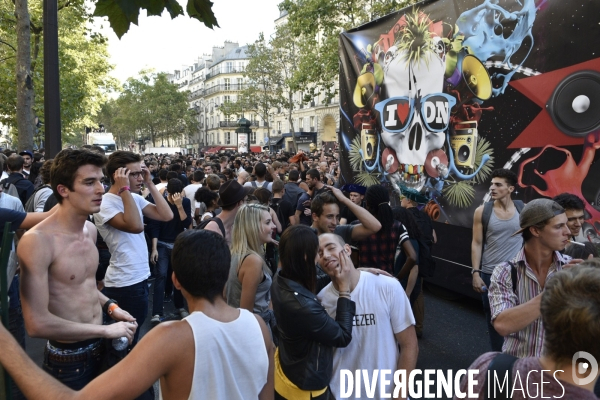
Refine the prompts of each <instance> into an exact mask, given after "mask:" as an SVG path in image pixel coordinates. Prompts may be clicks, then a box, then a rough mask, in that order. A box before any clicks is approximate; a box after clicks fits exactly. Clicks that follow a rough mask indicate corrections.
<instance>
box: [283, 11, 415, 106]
mask: <svg viewBox="0 0 600 400" xmlns="http://www.w3.org/2000/svg"><path fill="white" fill-rule="evenodd" d="M415 3H417V0H284V1H283V2H282V3H281V5H280V7H282V9H283V10H286V11H287V12H288V16H287V22H286V25H287V26H288V29H289V30H290V31H291V34H292V37H294V38H295V39H296V40H295V42H296V46H297V47H298V49H299V53H300V57H299V63H298V70H297V73H296V75H295V77H296V81H297V84H298V85H299V86H301V87H302V88H303V90H304V94H305V101H309V100H310V99H314V98H315V97H316V96H317V95H318V94H322V95H324V102H327V101H329V100H330V99H332V98H333V97H334V96H335V95H336V94H337V87H336V85H335V82H336V81H337V79H338V74H339V56H338V45H339V44H338V43H339V41H338V38H339V34H340V33H341V32H344V31H346V30H348V29H351V28H354V27H357V26H360V25H362V24H364V23H366V22H369V21H372V20H374V19H376V18H379V17H382V16H384V15H386V14H389V13H391V12H394V11H397V10H400V9H401V8H403V7H406V6H409V5H411V4H415Z"/></svg>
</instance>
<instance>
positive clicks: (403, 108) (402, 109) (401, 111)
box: [396, 102, 410, 125]
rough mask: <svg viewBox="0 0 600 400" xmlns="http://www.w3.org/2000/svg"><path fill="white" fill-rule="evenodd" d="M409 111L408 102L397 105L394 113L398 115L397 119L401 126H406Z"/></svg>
mask: <svg viewBox="0 0 600 400" xmlns="http://www.w3.org/2000/svg"><path fill="white" fill-rule="evenodd" d="M409 111H410V104H409V103H408V102H403V103H398V108H397V109H396V113H397V114H398V118H400V122H401V123H402V125H404V124H406V121H407V119H408V112H409Z"/></svg>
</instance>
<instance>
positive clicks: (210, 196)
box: [194, 187, 219, 208]
mask: <svg viewBox="0 0 600 400" xmlns="http://www.w3.org/2000/svg"><path fill="white" fill-rule="evenodd" d="M218 198H219V194H218V193H217V192H213V191H212V190H208V188H205V187H201V188H200V189H198V190H196V193H195V194H194V199H195V200H196V201H197V202H198V203H204V204H205V205H206V207H207V208H208V207H210V205H211V203H212V202H213V201H215V200H217V199H218Z"/></svg>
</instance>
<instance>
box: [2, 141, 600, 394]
mask: <svg viewBox="0 0 600 400" xmlns="http://www.w3.org/2000/svg"><path fill="white" fill-rule="evenodd" d="M38 155H39V156H40V157H39V158H38V157H37V156H38ZM5 158H6V159H5ZM26 158H28V160H26ZM36 159H37V161H36V162H39V163H40V164H41V165H39V169H38V171H37V172H34V168H33V167H32V161H33V160H36ZM0 164H1V168H2V169H3V170H4V169H6V172H7V177H6V178H4V180H3V181H0V187H1V188H2V189H0V191H3V192H4V193H1V194H0V215H1V217H2V218H1V221H0V222H1V224H0V225H1V228H0V229H3V227H4V222H6V221H9V222H12V229H13V230H24V229H27V232H26V233H25V234H23V235H22V237H21V238H20V240H19V242H18V245H17V249H16V251H17V255H18V259H19V274H18V275H17V276H16V277H15V279H14V280H13V282H12V285H11V291H10V309H9V311H10V326H9V328H10V333H8V332H7V331H6V330H5V329H4V328H1V327H0V349H2V351H0V363H1V364H2V365H3V366H4V367H5V368H6V369H7V371H8V372H9V373H10V374H11V376H12V378H13V379H14V381H15V382H16V384H17V385H18V388H17V386H15V387H14V388H13V394H14V397H15V398H23V396H24V397H26V398H32V399H45V398H49V399H50V398H52V399H54V398H86V399H87V398H106V399H117V398H123V399H125V398H139V399H153V398H154V396H155V393H154V389H153V386H152V385H153V383H154V382H156V381H159V382H160V386H159V387H160V389H159V390H160V395H161V396H162V398H165V399H175V398H196V399H204V398H210V399H238V398H239V399H242V398H244V399H246V398H248V399H256V398H260V399H272V398H276V399H333V398H340V396H341V393H340V390H341V389H340V371H342V370H350V371H356V370H363V371H370V372H371V373H372V372H373V371H376V370H390V371H396V370H403V371H406V376H408V375H410V372H411V371H412V370H413V369H415V368H416V362H417V357H418V352H419V349H418V339H417V338H418V337H420V336H421V335H423V331H424V327H423V319H424V315H423V314H424V306H423V291H422V284H423V283H422V280H423V278H424V277H427V276H429V275H428V273H429V272H430V271H428V269H429V268H430V265H429V259H430V253H431V249H432V248H433V246H435V245H436V242H437V237H436V233H435V230H434V227H433V223H432V221H431V219H430V218H429V216H428V215H427V214H426V213H425V212H424V211H423V210H422V206H423V205H424V203H425V202H426V201H427V199H426V198H424V196H422V195H421V194H420V193H419V192H417V191H416V190H412V189H408V188H403V189H402V192H401V194H400V198H399V199H398V200H400V206H393V204H395V202H393V201H392V199H391V198H390V196H391V195H394V196H395V195H396V193H394V192H390V190H389V188H388V187H386V186H384V185H372V186H370V187H368V188H366V187H362V186H360V185H356V184H343V183H344V182H340V180H339V176H340V174H339V162H338V159H337V154H328V153H325V151H324V150H321V151H320V152H319V151H316V152H313V153H304V152H299V153H297V154H285V153H279V154H277V155H271V154H262V155H247V154H243V155H242V154H236V153H229V154H221V155H211V156H209V155H206V156H200V155H197V156H195V155H182V154H175V155H165V154H163V155H155V154H151V155H144V156H142V155H139V154H135V153H133V152H128V151H117V152H114V153H112V154H110V155H109V156H108V157H106V156H105V155H104V154H103V151H102V150H101V149H99V148H94V147H90V148H84V149H81V150H73V149H66V150H63V151H62V152H60V153H59V154H58V155H57V156H56V157H55V158H54V159H53V160H47V161H44V159H43V154H42V153H36V154H35V155H34V154H32V153H31V152H27V151H26V152H21V153H20V154H6V155H5V157H3V156H2V155H0ZM26 165H28V168H29V170H28V174H25V172H24V171H25V166H26ZM34 165H35V163H34ZM34 173H37V176H35V177H33V175H34ZM17 175H19V176H17ZM26 175H27V176H26ZM515 187H516V176H514V173H512V172H511V171H508V170H496V171H494V172H493V173H492V180H491V195H492V199H493V201H492V202H489V203H486V204H485V205H484V206H481V207H479V208H478V209H477V210H476V212H475V216H474V227H473V243H472V273H473V274H472V275H473V288H474V290H476V291H477V292H479V293H481V295H482V300H483V304H484V309H485V310H486V318H487V321H488V324H489V333H490V343H491V349H492V350H493V351H494V352H495V353H486V354H484V355H483V356H481V357H480V358H479V359H478V360H476V361H475V363H474V366H477V368H478V369H480V370H485V369H486V368H492V369H493V368H495V367H494V363H495V362H496V363H499V361H496V360H499V358H498V357H497V354H499V353H498V352H503V353H501V354H505V355H509V356H513V357H514V359H511V360H509V361H511V362H512V363H511V364H510V366H509V367H508V368H514V370H515V371H518V370H526V369H531V368H533V367H540V370H541V369H545V370H551V371H559V370H562V371H563V373H562V374H559V375H558V376H559V380H560V383H561V384H562V385H564V387H565V388H566V389H565V393H568V396H567V397H564V398H573V399H584V398H595V397H594V395H593V393H592V391H593V388H594V383H595V380H594V381H593V382H592V383H587V384H586V385H578V383H577V381H575V380H573V379H571V378H569V376H570V375H569V376H567V375H568V374H565V373H564V370H566V366H565V363H566V361H568V362H569V363H570V362H571V358H570V357H571V356H572V354H571V355H569V356H568V360H567V355H568V352H569V351H572V350H576V351H585V352H588V353H589V354H591V355H593V356H594V357H597V358H598V359H600V349H598V348H597V345H596V341H595V340H594V339H595V338H596V337H597V336H598V335H599V334H600V329H599V328H600V326H598V324H600V318H599V317H600V301H599V298H598V293H600V290H599V289H600V273H598V272H597V268H598V266H599V263H598V262H597V261H596V260H588V261H586V262H583V259H584V258H588V257H591V258H594V257H597V256H598V254H597V251H596V248H595V247H594V246H593V245H592V244H591V243H589V244H587V243H585V244H584V243H583V242H584V241H585V240H583V239H582V238H581V236H580V230H581V224H582V222H583V218H584V207H583V202H582V201H581V199H579V198H577V196H574V195H571V194H563V195H560V196H558V197H557V198H555V199H537V200H532V201H530V202H529V203H527V204H526V205H525V204H523V203H521V202H518V201H513V200H512V199H511V194H512V192H513V191H514V189H515ZM565 248H566V249H565ZM586 251H587V252H586ZM577 264H582V265H577ZM575 265H577V266H575ZM584 277H585V278H584ZM150 282H153V284H150ZM586 285H587V286H586ZM584 286H585V287H584ZM19 288H20V290H19ZM149 288H151V289H152V294H151V293H150V289H149ZM572 291H577V293H576V295H577V296H576V295H575V294H574V293H572ZM571 294H572V295H573V296H572V298H573V299H575V300H572V301H571V300H569V301H565V302H564V303H562V302H561V299H564V298H571V296H570V295H571ZM150 298H151V299H152V305H150ZM171 300H172V301H173V303H174V306H175V309H176V310H177V313H178V316H179V318H180V319H181V320H179V318H178V319H176V320H172V318H167V316H166V315H165V311H164V303H165V301H171ZM556 304H561V305H562V304H564V305H563V306H562V307H559V308H561V310H556ZM574 315H576V316H577V317H573V316H574ZM149 316H150V322H151V324H152V326H153V328H152V329H151V330H150V331H149V332H148V333H147V334H146V335H144V337H143V340H140V339H141V338H140V329H139V328H140V326H141V325H143V324H144V322H145V321H146V319H147V318H148V317H149ZM565 324H566V325H568V326H573V327H575V328H577V330H574V329H575V328H574V329H565V327H564V326H565ZM25 332H26V333H27V334H29V336H31V337H39V338H44V339H48V342H47V345H46V349H45V354H44V363H43V366H42V368H43V370H45V371H46V372H47V373H48V374H49V375H48V374H45V373H43V372H42V370H41V369H40V368H38V367H37V366H35V365H34V364H33V362H32V361H31V360H30V359H29V358H28V357H27V356H26V354H25V353H24V351H23V349H22V347H24V338H25ZM11 334H12V335H11ZM581 335H588V336H589V337H586V338H583V337H581ZM15 339H16V342H15ZM566 342H571V344H570V345H569V346H563V345H562V344H563V343H566ZM120 344H122V345H123V346H121V345H120ZM517 357H518V358H519V359H518V360H517ZM515 360H517V361H516V362H515ZM496 367H497V366H496ZM542 367H543V368H542ZM568 372H569V373H570V372H571V370H570V369H569V370H568ZM595 373H596V374H597V371H596V372H595ZM482 376H483V375H482ZM541 379H542V380H543V377H542V378H541ZM557 382H558V381H557ZM534 383H535V382H534ZM463 384H466V383H465V382H463ZM390 385H391V386H390V387H391V389H390V390H389V392H392V391H393V388H394V386H393V382H391V383H390ZM484 389H485V387H484V386H483V385H480V387H479V389H478V390H479V392H478V396H480V398H484V397H483V396H484V391H485V390H484ZM554 389H556V388H554ZM360 393H361V391H357V394H356V398H361V397H360ZM365 393H366V392H365V391H364V390H363V391H362V394H363V395H366V394H365ZM384 393H385V390H377V391H376V396H380V395H381V396H383V394H384ZM376 398H379V397H376ZM513 398H518V396H517V397H513Z"/></svg>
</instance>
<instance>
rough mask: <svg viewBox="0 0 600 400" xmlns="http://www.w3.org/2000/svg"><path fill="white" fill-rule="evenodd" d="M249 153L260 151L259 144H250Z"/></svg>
mask: <svg viewBox="0 0 600 400" xmlns="http://www.w3.org/2000/svg"><path fill="white" fill-rule="evenodd" d="M250 152H251V153H262V149H261V147H260V146H250Z"/></svg>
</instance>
